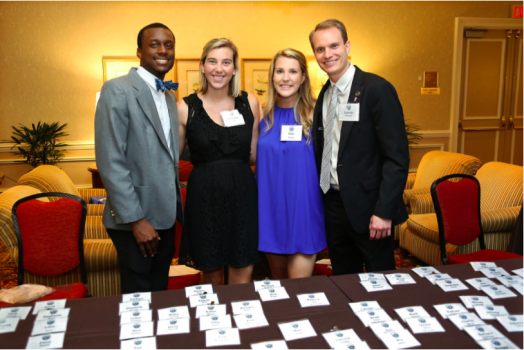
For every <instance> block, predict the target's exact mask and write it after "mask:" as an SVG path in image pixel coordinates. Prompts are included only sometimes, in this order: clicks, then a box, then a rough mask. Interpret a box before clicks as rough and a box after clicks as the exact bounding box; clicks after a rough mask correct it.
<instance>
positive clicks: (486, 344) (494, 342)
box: [477, 337, 519, 349]
mask: <svg viewBox="0 0 524 350" xmlns="http://www.w3.org/2000/svg"><path fill="white" fill-rule="evenodd" d="M477 343H478V344H479V345H480V346H482V348H483V349H518V348H519V347H518V346H516V345H515V344H514V343H513V342H512V341H511V340H509V339H508V338H506V337H504V338H494V339H489V340H480V341H478V342H477Z"/></svg>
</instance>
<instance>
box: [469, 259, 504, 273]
mask: <svg viewBox="0 0 524 350" xmlns="http://www.w3.org/2000/svg"><path fill="white" fill-rule="evenodd" d="M470 264H471V267H473V271H480V270H481V269H487V268H488V267H497V264H495V263H494V262H487V261H474V262H470Z"/></svg>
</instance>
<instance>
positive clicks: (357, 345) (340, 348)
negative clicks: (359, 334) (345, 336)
mask: <svg viewBox="0 0 524 350" xmlns="http://www.w3.org/2000/svg"><path fill="white" fill-rule="evenodd" d="M333 349H335V350H345V349H356V350H360V349H362V350H366V349H370V347H369V345H368V343H367V342H365V341H356V342H353V343H348V344H337V345H335V347H334V348H333Z"/></svg>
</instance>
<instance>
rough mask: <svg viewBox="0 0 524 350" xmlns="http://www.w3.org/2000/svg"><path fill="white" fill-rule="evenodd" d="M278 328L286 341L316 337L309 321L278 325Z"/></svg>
mask: <svg viewBox="0 0 524 350" xmlns="http://www.w3.org/2000/svg"><path fill="white" fill-rule="evenodd" d="M278 328H280V331H281V332H282V335H283V336H284V339H285V340H286V341H290V340H295V339H302V338H310V337H316V336H317V333H316V332H315V329H314V328H313V326H312V325H311V322H309V320H300V321H293V322H286V323H279V324H278Z"/></svg>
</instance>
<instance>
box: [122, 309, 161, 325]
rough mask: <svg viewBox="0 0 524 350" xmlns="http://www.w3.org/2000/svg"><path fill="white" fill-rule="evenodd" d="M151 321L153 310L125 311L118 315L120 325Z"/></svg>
mask: <svg viewBox="0 0 524 350" xmlns="http://www.w3.org/2000/svg"><path fill="white" fill-rule="evenodd" d="M150 321H153V310H137V311H126V312H122V314H121V315H120V325H123V324H126V323H141V322H150Z"/></svg>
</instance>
